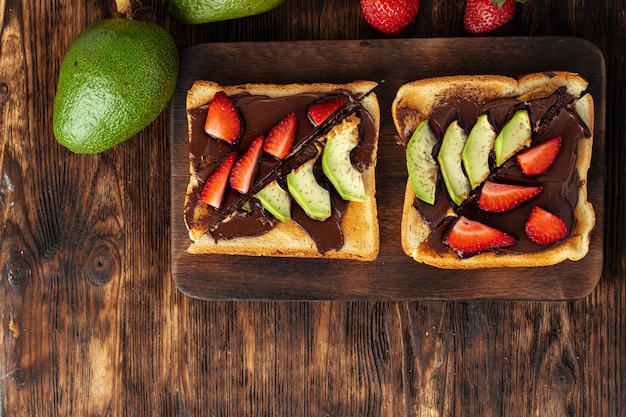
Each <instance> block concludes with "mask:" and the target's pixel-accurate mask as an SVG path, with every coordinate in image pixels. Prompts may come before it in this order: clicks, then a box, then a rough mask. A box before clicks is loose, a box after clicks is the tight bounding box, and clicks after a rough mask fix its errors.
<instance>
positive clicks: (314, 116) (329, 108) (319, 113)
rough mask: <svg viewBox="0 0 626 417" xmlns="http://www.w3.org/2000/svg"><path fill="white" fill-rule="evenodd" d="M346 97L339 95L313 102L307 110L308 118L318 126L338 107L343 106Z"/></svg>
mask: <svg viewBox="0 0 626 417" xmlns="http://www.w3.org/2000/svg"><path fill="white" fill-rule="evenodd" d="M347 99H348V98H347V97H346V96H344V95H340V96H336V97H333V98H329V99H324V100H322V101H318V102H317V103H314V104H313V105H311V106H310V107H309V110H308V115H309V119H311V121H312V122H313V124H314V125H315V126H319V125H320V124H322V123H323V122H324V120H326V119H328V117H329V116H330V115H331V114H333V113H334V112H335V111H336V110H337V109H338V108H340V107H341V106H343V104H344V103H345V102H346V101H347Z"/></svg>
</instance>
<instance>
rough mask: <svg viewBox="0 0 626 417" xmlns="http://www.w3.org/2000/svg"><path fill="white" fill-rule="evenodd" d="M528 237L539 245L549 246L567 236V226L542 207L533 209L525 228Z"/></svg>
mask: <svg viewBox="0 0 626 417" xmlns="http://www.w3.org/2000/svg"><path fill="white" fill-rule="evenodd" d="M524 230H525V232H526V236H528V238H530V240H532V241H533V242H535V243H537V244H539V245H549V244H550V243H554V242H556V241H559V240H561V239H563V238H564V237H565V236H566V235H567V224H565V221H563V219H561V218H560V217H558V216H556V215H554V214H552V213H550V212H549V211H547V210H544V209H542V208H541V207H535V208H533V211H532V212H531V213H530V216H528V220H527V221H526V225H525V226H524Z"/></svg>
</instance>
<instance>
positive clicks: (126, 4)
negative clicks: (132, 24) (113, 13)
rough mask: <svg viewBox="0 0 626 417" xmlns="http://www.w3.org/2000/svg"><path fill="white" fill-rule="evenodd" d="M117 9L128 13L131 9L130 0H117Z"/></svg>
mask: <svg viewBox="0 0 626 417" xmlns="http://www.w3.org/2000/svg"><path fill="white" fill-rule="evenodd" d="M115 4H116V6H117V11H118V12H120V13H124V14H126V13H128V12H129V11H130V9H131V6H130V0H115Z"/></svg>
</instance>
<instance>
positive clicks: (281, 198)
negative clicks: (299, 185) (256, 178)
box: [256, 181, 291, 222]
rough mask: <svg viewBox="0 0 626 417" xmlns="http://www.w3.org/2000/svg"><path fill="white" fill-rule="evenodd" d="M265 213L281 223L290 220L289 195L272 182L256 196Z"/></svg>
mask: <svg viewBox="0 0 626 417" xmlns="http://www.w3.org/2000/svg"><path fill="white" fill-rule="evenodd" d="M256 196H257V197H258V199H259V201H260V202H261V204H262V205H263V207H265V209H266V210H267V211H269V212H270V213H272V215H274V217H276V218H277V219H278V220H281V221H283V222H285V221H287V220H289V219H291V195H289V192H288V191H287V190H285V189H284V188H283V187H281V186H280V185H279V184H278V182H277V181H272V182H271V183H269V184H268V185H267V186H266V187H265V188H263V189H262V190H261V191H259V193H258V194H257V195H256Z"/></svg>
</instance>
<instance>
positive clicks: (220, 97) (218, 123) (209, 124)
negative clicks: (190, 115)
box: [204, 91, 242, 144]
mask: <svg viewBox="0 0 626 417" xmlns="http://www.w3.org/2000/svg"><path fill="white" fill-rule="evenodd" d="M204 131H205V132H206V133H207V134H209V135H210V136H213V137H214V138H216V139H221V140H223V141H226V142H229V143H233V144H234V143H237V141H238V140H239V136H240V135H241V132H242V123H241V117H239V112H238V111H237V107H236V106H235V103H234V102H233V101H232V100H231V98H230V97H228V96H227V95H226V93H225V92H223V91H218V92H217V93H215V95H214V96H213V99H212V100H211V101H210V102H209V111H208V112H207V117H206V121H205V123H204Z"/></svg>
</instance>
